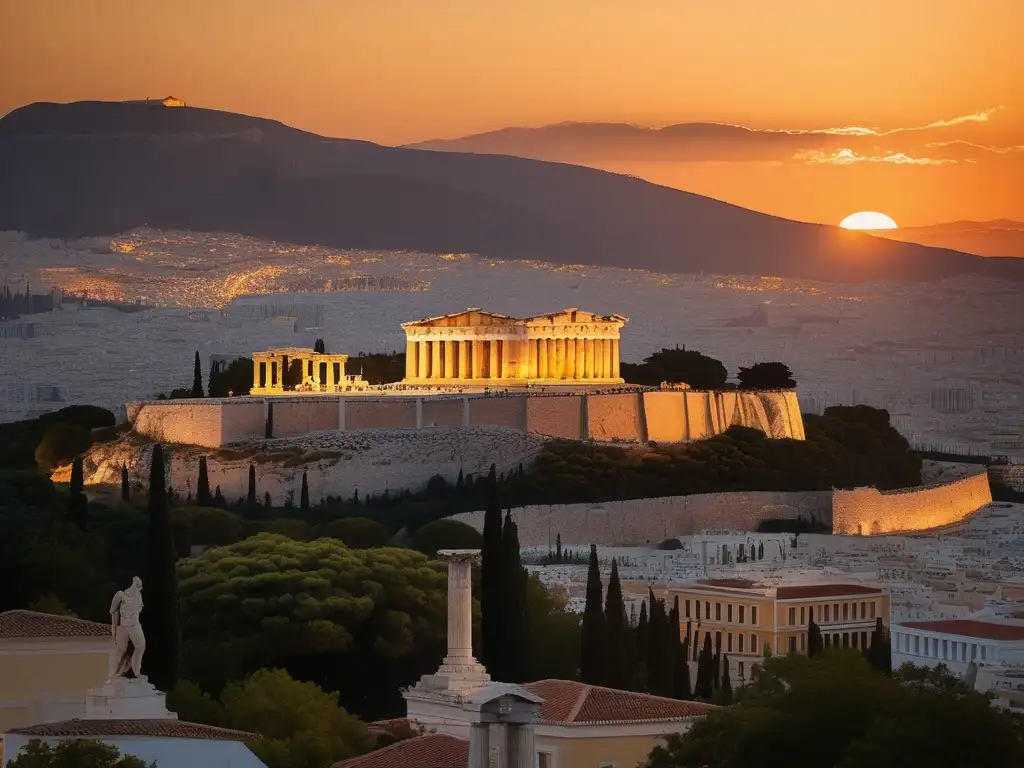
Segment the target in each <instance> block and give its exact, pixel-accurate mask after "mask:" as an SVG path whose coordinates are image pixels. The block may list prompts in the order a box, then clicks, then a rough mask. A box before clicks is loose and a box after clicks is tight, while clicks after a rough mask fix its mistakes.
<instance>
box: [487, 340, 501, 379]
mask: <svg viewBox="0 0 1024 768" xmlns="http://www.w3.org/2000/svg"><path fill="white" fill-rule="evenodd" d="M500 343H501V342H500V341H498V340H497V339H491V341H489V342H488V346H489V347H490V348H491V350H490V359H489V360H488V361H487V378H489V379H496V378H498V377H499V376H500V375H501V370H500V369H499V368H498V365H499V363H500V358H501V350H500V349H499V348H498V345H499V344H500Z"/></svg>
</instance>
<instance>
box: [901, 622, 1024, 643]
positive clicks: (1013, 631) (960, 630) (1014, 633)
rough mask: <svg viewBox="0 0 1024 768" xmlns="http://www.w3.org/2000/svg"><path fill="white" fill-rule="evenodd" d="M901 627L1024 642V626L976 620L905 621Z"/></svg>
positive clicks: (983, 638) (984, 638)
mask: <svg viewBox="0 0 1024 768" xmlns="http://www.w3.org/2000/svg"><path fill="white" fill-rule="evenodd" d="M899 626H901V627H907V628H909V629H924V630H927V631H929V632H942V633H943V634H947V635H960V636H962V637H977V638H980V639H982V640H1024V624H1004V623H997V622H992V621H977V620H975V619H935V620H932V621H904V622H902V623H901V624H900V625H899Z"/></svg>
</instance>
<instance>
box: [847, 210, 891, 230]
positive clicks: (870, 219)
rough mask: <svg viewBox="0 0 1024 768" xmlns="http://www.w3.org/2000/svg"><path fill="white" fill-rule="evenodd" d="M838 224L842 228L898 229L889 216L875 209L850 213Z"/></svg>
mask: <svg viewBox="0 0 1024 768" xmlns="http://www.w3.org/2000/svg"><path fill="white" fill-rule="evenodd" d="M839 226H840V227H842V228H843V229H899V227H898V226H897V224H896V222H895V221H893V220H892V219H891V218H890V217H889V216H886V215H885V214H884V213H878V212H877V211H858V212H857V213H851V214H850V215H849V216H847V217H846V218H845V219H843V220H842V221H841V222H839Z"/></svg>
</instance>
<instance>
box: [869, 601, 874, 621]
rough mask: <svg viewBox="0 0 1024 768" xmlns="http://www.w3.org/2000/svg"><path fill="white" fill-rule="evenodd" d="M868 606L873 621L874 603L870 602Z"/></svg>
mask: <svg viewBox="0 0 1024 768" xmlns="http://www.w3.org/2000/svg"><path fill="white" fill-rule="evenodd" d="M868 605H869V606H870V608H871V618H872V619H873V618H875V603H874V601H871V602H870V603H868Z"/></svg>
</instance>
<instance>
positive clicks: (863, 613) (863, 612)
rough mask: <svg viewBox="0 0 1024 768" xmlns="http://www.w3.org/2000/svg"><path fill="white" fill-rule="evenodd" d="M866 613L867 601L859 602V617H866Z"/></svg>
mask: <svg viewBox="0 0 1024 768" xmlns="http://www.w3.org/2000/svg"><path fill="white" fill-rule="evenodd" d="M867 615H868V604H867V603H861V604H860V617H861V618H862V619H866V618H867Z"/></svg>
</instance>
